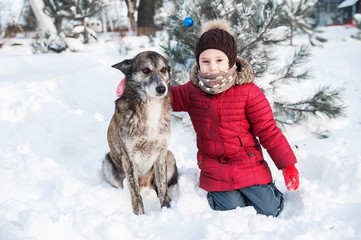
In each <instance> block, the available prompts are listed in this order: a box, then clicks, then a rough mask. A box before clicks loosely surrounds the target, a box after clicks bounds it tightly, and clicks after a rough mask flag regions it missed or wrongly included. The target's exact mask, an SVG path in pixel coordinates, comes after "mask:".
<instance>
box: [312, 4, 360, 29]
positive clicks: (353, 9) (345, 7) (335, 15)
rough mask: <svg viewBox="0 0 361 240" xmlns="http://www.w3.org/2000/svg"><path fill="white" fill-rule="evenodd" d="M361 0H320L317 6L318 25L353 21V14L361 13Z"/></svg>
mask: <svg viewBox="0 0 361 240" xmlns="http://www.w3.org/2000/svg"><path fill="white" fill-rule="evenodd" d="M360 11H361V0H319V1H318V3H317V5H316V7H315V15H316V23H317V25H318V26H325V25H339V24H347V23H351V21H352V17H353V15H355V13H360Z"/></svg>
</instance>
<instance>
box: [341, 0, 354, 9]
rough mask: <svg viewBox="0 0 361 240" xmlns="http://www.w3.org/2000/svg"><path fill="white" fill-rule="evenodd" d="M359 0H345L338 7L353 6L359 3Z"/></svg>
mask: <svg viewBox="0 0 361 240" xmlns="http://www.w3.org/2000/svg"><path fill="white" fill-rule="evenodd" d="M357 1H358V0H345V1H343V2H342V3H340V5H338V6H337V8H345V7H351V6H353V5H355V3H357Z"/></svg>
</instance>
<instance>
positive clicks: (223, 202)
mask: <svg viewBox="0 0 361 240" xmlns="http://www.w3.org/2000/svg"><path fill="white" fill-rule="evenodd" d="M207 199H208V202H209V205H210V207H211V208H212V209H213V210H220V211H224V210H232V209H236V208H237V207H243V206H245V203H244V199H243V197H242V195H241V193H239V192H238V191H236V190H234V191H226V192H208V194H207Z"/></svg>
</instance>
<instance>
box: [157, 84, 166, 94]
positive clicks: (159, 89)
mask: <svg viewBox="0 0 361 240" xmlns="http://www.w3.org/2000/svg"><path fill="white" fill-rule="evenodd" d="M155 90H156V91H157V93H158V94H163V93H165V90H166V88H165V86H164V85H160V86H158V87H156V88H155Z"/></svg>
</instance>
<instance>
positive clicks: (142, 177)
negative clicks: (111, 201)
mask: <svg viewBox="0 0 361 240" xmlns="http://www.w3.org/2000/svg"><path fill="white" fill-rule="evenodd" d="M112 67H114V68H116V69H118V70H120V71H122V72H123V73H124V74H125V86H124V93H123V95H122V96H121V97H120V98H118V99H117V100H116V101H115V113H114V115H113V117H112V119H111V121H110V124H109V127H108V135H107V139H108V144H109V148H110V152H109V153H108V154H106V156H105V158H104V160H103V164H102V169H103V172H104V175H105V177H106V179H107V180H108V182H109V183H110V184H112V185H113V186H114V187H117V188H119V187H120V188H123V180H124V178H127V181H128V186H129V190H130V194H131V200H132V207H133V212H134V214H136V215H139V214H144V205H143V200H142V196H141V193H140V189H141V187H151V188H153V189H155V191H156V192H157V195H158V198H159V200H160V204H161V207H164V206H165V207H168V208H169V207H170V202H171V199H170V197H169V196H168V187H169V186H172V185H174V184H176V183H177V181H178V180H177V179H178V170H177V166H176V160H175V158H174V155H173V153H172V152H171V151H169V150H168V145H169V142H170V120H171V113H172V106H171V100H170V71H171V68H170V66H169V64H168V61H167V60H166V59H165V58H164V57H163V56H162V55H160V54H159V53H157V52H153V51H146V52H141V53H139V54H138V55H136V56H135V57H134V58H132V59H127V60H124V61H122V62H120V63H117V64H115V65H113V66H112Z"/></svg>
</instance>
